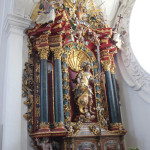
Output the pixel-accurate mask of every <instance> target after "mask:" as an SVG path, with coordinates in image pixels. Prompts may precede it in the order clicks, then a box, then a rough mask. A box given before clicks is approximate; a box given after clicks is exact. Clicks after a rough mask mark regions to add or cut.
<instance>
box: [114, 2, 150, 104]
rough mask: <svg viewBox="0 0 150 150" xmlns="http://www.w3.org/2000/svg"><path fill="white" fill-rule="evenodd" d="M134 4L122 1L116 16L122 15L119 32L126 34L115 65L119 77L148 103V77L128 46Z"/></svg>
mask: <svg viewBox="0 0 150 150" xmlns="http://www.w3.org/2000/svg"><path fill="white" fill-rule="evenodd" d="M134 3H135V0H124V1H122V3H121V5H120V7H119V9H118V12H117V15H116V16H118V15H120V14H122V16H123V20H122V22H121V24H120V28H119V32H120V33H123V31H125V32H126V34H125V35H122V39H123V42H124V44H123V47H122V50H121V52H119V53H118V55H117V63H118V67H119V69H120V72H121V75H122V77H123V79H124V80H125V81H126V83H127V84H128V85H129V86H130V87H132V88H133V89H134V90H135V91H137V93H138V94H139V96H141V98H142V99H143V100H145V101H146V102H148V103H150V99H149V96H150V75H149V74H148V73H147V72H146V71H145V70H144V69H143V68H142V67H141V66H140V64H139V63H138V61H137V59H136V58H135V56H134V54H133V51H132V48H131V45H130V36H129V23H130V15H131V11H132V8H133V6H134ZM117 20H118V18H117V17H116V21H115V22H117Z"/></svg>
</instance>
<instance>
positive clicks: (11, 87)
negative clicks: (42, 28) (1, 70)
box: [2, 14, 30, 150]
mask: <svg viewBox="0 0 150 150" xmlns="http://www.w3.org/2000/svg"><path fill="white" fill-rule="evenodd" d="M29 25H30V20H28V19H25V18H22V17H19V16H15V15H12V14H9V15H8V16H7V18H6V20H5V24H4V27H5V28H4V30H5V32H6V34H7V42H6V45H7V46H6V49H5V53H6V60H5V63H4V64H5V78H4V91H3V95H4V96H3V102H4V105H3V108H4V110H3V123H4V126H3V143H2V149H3V150H16V149H22V147H21V142H22V134H21V118H22V116H21V114H22V113H21V111H22V109H21V103H22V70H23V65H22V63H23V59H22V58H23V36H24V30H25V29H26V28H28V27H29ZM14 137H15V138H14Z"/></svg>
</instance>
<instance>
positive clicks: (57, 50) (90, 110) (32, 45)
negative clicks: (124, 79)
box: [23, 0, 126, 150]
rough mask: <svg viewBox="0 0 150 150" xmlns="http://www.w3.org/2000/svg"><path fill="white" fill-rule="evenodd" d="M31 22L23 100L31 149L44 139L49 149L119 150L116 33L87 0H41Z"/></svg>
mask: <svg viewBox="0 0 150 150" xmlns="http://www.w3.org/2000/svg"><path fill="white" fill-rule="evenodd" d="M31 18H32V20H33V21H34V22H36V24H35V26H34V27H33V28H31V29H28V30H27V31H26V34H27V35H28V44H29V45H28V47H29V56H28V62H27V63H26V64H25V70H24V75H23V96H24V97H27V100H26V101H25V102H24V103H25V104H26V105H27V106H28V112H27V113H26V114H25V115H24V117H25V118H26V119H27V120H28V131H29V133H30V136H31V137H32V138H33V141H34V147H37V148H38V149H40V148H42V144H41V146H40V144H39V141H38V140H41V141H42V142H41V143H44V138H47V139H48V141H49V143H51V145H52V148H53V149H62V150H69V149H77V150H81V149H85V150H89V149H90V150H96V149H101V150H123V149H124V143H123V137H124V135H125V133H126V131H125V130H124V128H123V126H122V121H121V114H120V106H119V99H118V91H117V86H116V80H115V63H114V56H115V55H116V54H117V51H118V47H117V41H116V40H115V37H116V34H117V32H116V31H117V29H116V30H115V29H113V30H112V28H111V27H108V25H106V24H105V19H104V15H103V12H102V10H101V9H100V8H96V6H95V5H94V2H93V1H90V0H79V1H78V0H64V1H62V0H58V1H47V0H45V1H41V2H39V3H38V4H37V6H36V7H35V9H34V11H33V14H32V17H31ZM37 139H38V140H37ZM48 141H47V142H48ZM42 149H44V148H42ZM44 150H45V149H44Z"/></svg>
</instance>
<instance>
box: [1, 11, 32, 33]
mask: <svg viewBox="0 0 150 150" xmlns="http://www.w3.org/2000/svg"><path fill="white" fill-rule="evenodd" d="M30 25H31V20H30V19H27V18H24V17H22V16H18V15H13V14H8V15H7V17H6V19H5V22H4V26H3V31H4V32H6V33H7V35H9V34H10V33H14V34H19V35H23V34H24V31H25V29H27V28H28V27H29V26H30Z"/></svg>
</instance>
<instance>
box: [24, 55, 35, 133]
mask: <svg viewBox="0 0 150 150" xmlns="http://www.w3.org/2000/svg"><path fill="white" fill-rule="evenodd" d="M33 90H34V84H33V59H32V57H31V55H30V54H29V61H28V62H27V63H26V64H25V69H24V72H23V84H22V96H23V97H27V100H25V101H24V104H25V105H27V106H28V112H27V113H25V114H24V118H25V119H26V120H27V121H28V131H29V132H32V131H33Z"/></svg>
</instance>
